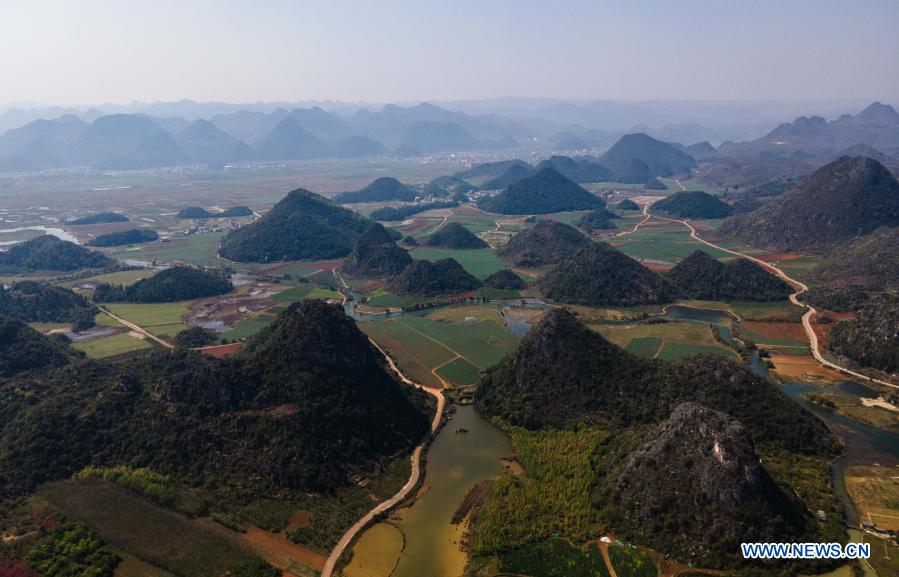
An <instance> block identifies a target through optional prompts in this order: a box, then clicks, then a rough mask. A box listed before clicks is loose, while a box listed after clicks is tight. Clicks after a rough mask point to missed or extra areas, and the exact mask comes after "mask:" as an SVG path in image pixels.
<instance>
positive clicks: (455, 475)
mask: <svg viewBox="0 0 899 577" xmlns="http://www.w3.org/2000/svg"><path fill="white" fill-rule="evenodd" d="M348 304H349V306H348V307H347V309H348V311H347V312H348V313H351V314H353V316H354V317H356V318H357V319H358V320H361V321H366V320H374V319H384V318H385V317H384V316H383V315H357V314H355V311H352V304H351V303H348ZM496 304H498V305H499V306H501V307H506V306H516V305H518V304H519V301H516V302H514V303H512V302H510V303H496ZM448 306H454V305H448ZM526 306H529V307H540V308H543V307H546V305H545V304H544V303H542V302H539V301H537V300H529V301H528V302H527V303H526ZM428 312H431V311H430V310H428V311H415V312H412V313H396V314H416V315H417V314H427V313H428ZM503 316H504V318H505V319H506V321H507V326H508V328H509V329H510V330H511V331H512V332H514V333H515V334H518V335H519V336H523V335H524V334H526V333H527V331H528V330H529V329H530V325H529V324H528V323H527V322H525V321H523V320H521V319H519V318H517V317H515V316H514V315H509V314H504V315H503ZM665 317H666V318H669V319H671V320H681V321H694V322H701V323H710V324H714V325H716V327H718V329H719V330H718V332H719V334H720V335H721V338H722V339H724V340H725V341H727V342H730V341H731V340H732V338H733V337H732V333H731V322H732V320H733V317H731V316H730V314H728V313H727V312H724V311H719V310H711V309H697V308H691V307H683V306H672V307H669V308H668V310H667V313H666V315H665ZM750 361H751V362H750V367H751V368H752V369H753V371H755V372H756V373H757V374H759V375H760V376H762V377H764V378H767V379H771V376H770V374H769V373H768V370H767V368H766V367H765V365H764V363H763V362H762V360H761V359H760V358H759V356H758V354H757V353H756V352H753V354H752V355H751V357H750ZM779 386H780V388H781V390H783V391H784V392H785V393H786V394H787V395H788V396H789V397H790V398H791V399H793V400H794V401H796V402H797V403H799V404H800V405H802V406H803V407H805V408H806V409H807V410H809V411H811V412H812V413H814V414H815V415H817V416H818V417H819V418H821V419H822V420H823V421H824V422H825V423H826V424H827V425H828V426H829V427H830V428H831V430H833V431H834V433H835V434H837V435H838V436H839V437H840V438H841V439H842V440H843V443H844V444H845V447H846V453H845V455H844V456H843V457H841V458H840V459H839V460H838V461H837V462H836V463H835V465H834V485H835V487H836V491H837V494H838V495H839V497H840V498H841V500H842V501H843V503H844V504H845V506H846V510H847V516H848V520H849V522H850V524H855V523H857V516H856V515H855V511H854V509H853V507H852V503H851V500H850V499H849V497H848V495H846V492H845V488H844V485H843V481H842V477H843V473H844V472H845V470H846V467H848V466H850V465H852V464H872V463H875V462H877V463H881V464H896V463H899V434H896V433H890V432H888V431H884V430H882V429H877V428H875V427H871V426H868V425H864V424H862V423H858V422H856V421H853V420H851V419H848V418H845V417H842V416H840V415H837V414H835V413H831V412H829V411H825V410H823V409H821V408H819V407H817V406H816V405H813V404H811V403H809V402H808V401H806V400H805V399H804V398H803V397H802V394H803V393H804V392H806V391H810V390H822V388H821V387H820V386H816V385H805V384H800V383H784V384H780V385H779ZM831 387H833V389H832V390H840V391H843V392H851V393H853V394H858V395H872V394H873V393H872V392H871V391H869V390H868V389H866V388H865V387H862V386H861V385H858V384H855V383H851V382H839V383H835V384H834V385H831ZM457 429H467V430H468V432H467V433H457V432H456V431H457ZM512 452H513V448H512V446H511V443H510V442H509V439H508V438H507V436H506V435H505V434H504V433H502V432H501V431H500V430H498V429H497V428H496V427H494V426H493V425H492V424H490V423H488V422H487V421H486V420H484V419H483V418H481V417H480V416H479V415H478V414H477V413H476V412H475V411H474V409H473V408H472V407H471V406H463V407H459V408H458V411H457V412H456V413H455V416H454V417H453V418H452V420H450V421H449V422H448V423H447V424H446V426H444V427H443V429H441V431H440V433H439V434H438V435H437V438H436V439H435V440H434V443H433V444H432V445H431V447H430V449H429V450H428V453H427V467H426V470H425V487H424V490H423V492H422V493H421V494H420V495H419V497H418V499H417V500H416V501H415V503H414V504H413V505H412V506H411V507H408V508H405V509H402V510H400V511H398V515H399V517H400V520H399V521H397V522H396V525H397V526H398V527H399V528H400V529H401V530H402V532H403V533H404V535H405V548H404V550H403V552H402V554H401V555H400V558H399V563H398V565H397V567H396V569H395V571H394V572H393V573H392V574H391V577H421V576H422V575H428V576H429V577H459V576H460V575H461V574H462V569H463V567H464V564H465V560H466V557H465V554H464V553H463V552H462V550H461V548H460V545H459V541H460V539H461V536H462V528H460V527H454V526H452V525H451V524H450V521H451V519H452V516H453V513H454V512H455V511H456V509H457V507H458V506H459V504H460V503H461V502H462V500H463V498H464V496H465V494H466V493H467V492H468V491H469V489H471V487H473V486H474V485H475V483H477V482H478V481H481V480H483V479H490V478H495V477H497V476H498V475H500V474H501V473H502V471H503V465H502V462H501V461H500V457H502V456H504V455H509V454H511V453H512ZM837 575H841V573H840V572H837V573H834V574H833V577H836V576H837Z"/></svg>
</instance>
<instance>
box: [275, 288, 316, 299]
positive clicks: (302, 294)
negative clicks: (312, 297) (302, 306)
mask: <svg viewBox="0 0 899 577" xmlns="http://www.w3.org/2000/svg"><path fill="white" fill-rule="evenodd" d="M310 292H312V286H311V285H305V286H297V287H293V288H289V289H287V290H283V291H281V292H279V293H277V294H274V295H272V300H274V301H276V302H279V303H293V302H297V301H301V300H303V299H304V298H306V297H307V296H308V295H309V293H310Z"/></svg>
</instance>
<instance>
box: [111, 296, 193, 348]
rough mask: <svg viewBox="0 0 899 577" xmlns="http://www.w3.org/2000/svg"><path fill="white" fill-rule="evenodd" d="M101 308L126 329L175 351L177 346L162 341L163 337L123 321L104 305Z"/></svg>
mask: <svg viewBox="0 0 899 577" xmlns="http://www.w3.org/2000/svg"><path fill="white" fill-rule="evenodd" d="M99 308H100V310H101V311H103V312H104V313H106V314H107V315H109V316H110V317H112V319H113V320H115V321H118V322H120V323H122V324H123V325H124V326H125V327H127V328H129V329H131V330H132V331H134V332H136V333H140V334H142V335H144V336H145V337H147V338H149V339H152V340H154V341H156V342H157V343H159V344H160V345H162V346H164V347H165V348H167V349H174V348H175V345H173V344H172V343H170V342H168V341H167V340H165V339H162V338H161V337H157V336H156V335H154V334H153V333H151V332H149V331H147V330H146V329H144V328H142V327H140V326H139V325H136V324H134V323H132V322H131V321H129V320H125V319H123V318H122V317H120V316H118V315H117V314H115V313H113V312H111V311H110V310H109V309H108V308H106V307H104V306H102V305H101V306H100V307H99Z"/></svg>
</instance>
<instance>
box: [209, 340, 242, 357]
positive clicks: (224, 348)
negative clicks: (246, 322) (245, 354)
mask: <svg viewBox="0 0 899 577" xmlns="http://www.w3.org/2000/svg"><path fill="white" fill-rule="evenodd" d="M241 346H243V343H230V344H227V345H212V346H209V347H203V348H202V349H200V352H201V353H203V354H204V355H209V356H210V357H215V358H217V359H221V358H224V357H230V356H231V355H233V354H235V353H236V352H237V351H238V350H240V347H241Z"/></svg>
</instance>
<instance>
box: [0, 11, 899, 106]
mask: <svg viewBox="0 0 899 577" xmlns="http://www.w3.org/2000/svg"><path fill="white" fill-rule="evenodd" d="M0 15H2V17H0V77H2V80H0V103H10V102H40V103H46V104H54V105H69V106H80V105H88V104H102V103H120V104H126V103H130V102H132V101H136V100H137V101H144V102H151V101H171V100H180V99H182V98H188V99H192V100H197V101H227V102H255V101H290V102H293V101H299V100H336V101H344V102H411V101H419V100H443V101H446V100H456V99H477V98H499V97H511V96H517V97H552V98H567V99H607V100H797V101H826V100H844V99H845V100H850V99H863V100H874V99H880V100H883V101H887V102H893V103H896V102H899V33H897V32H896V25H897V24H899V1H897V0H842V1H834V0H776V1H775V0H752V1H749V0H745V1H744V0H670V1H667V2H662V1H653V0H622V1H617V0H585V1H574V0H550V1H546V0H543V1H530V0H519V1H498V0H443V1H432V0H409V1H405V0H403V1H391V0H380V1H378V0H368V1H363V0H358V1H349V0H322V1H319V2H307V1H304V0H255V1H247V0H216V1H213V0H115V1H113V0H28V1H23V0H0Z"/></svg>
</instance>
